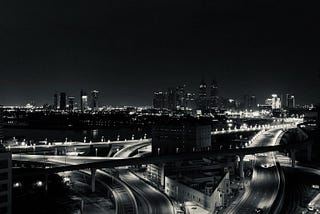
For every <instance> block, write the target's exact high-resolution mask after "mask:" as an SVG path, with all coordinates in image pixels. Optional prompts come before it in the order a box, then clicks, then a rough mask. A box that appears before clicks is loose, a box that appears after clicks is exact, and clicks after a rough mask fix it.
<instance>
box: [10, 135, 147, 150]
mask: <svg viewBox="0 0 320 214" xmlns="http://www.w3.org/2000/svg"><path fill="white" fill-rule="evenodd" d="M139 143H151V139H150V138H148V139H147V138H145V139H139V140H124V141H106V142H88V143H86V142H69V141H66V142H52V143H48V142H47V143H46V144H44V145H12V146H10V145H9V146H7V147H6V149H7V150H8V151H11V152H12V153H26V152H46V151H51V152H52V151H55V150H58V149H63V150H65V149H68V150H73V149H74V148H79V149H81V148H89V147H90V146H92V147H94V148H100V147H106V146H113V145H119V146H128V145H135V144H139Z"/></svg>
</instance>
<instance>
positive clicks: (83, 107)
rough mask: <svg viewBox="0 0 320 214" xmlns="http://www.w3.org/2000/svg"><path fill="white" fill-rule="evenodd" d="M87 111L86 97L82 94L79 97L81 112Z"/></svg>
mask: <svg viewBox="0 0 320 214" xmlns="http://www.w3.org/2000/svg"><path fill="white" fill-rule="evenodd" d="M87 109H88V95H86V94H83V95H82V96H81V111H85V110H87Z"/></svg>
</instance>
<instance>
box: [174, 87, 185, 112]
mask: <svg viewBox="0 0 320 214" xmlns="http://www.w3.org/2000/svg"><path fill="white" fill-rule="evenodd" d="M185 87H186V86H185V85H183V86H178V87H177V88H176V107H177V108H180V109H183V108H185V107H186V103H185V101H186V91H185Z"/></svg>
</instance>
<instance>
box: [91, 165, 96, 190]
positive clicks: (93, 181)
mask: <svg viewBox="0 0 320 214" xmlns="http://www.w3.org/2000/svg"><path fill="white" fill-rule="evenodd" d="M90 171H91V191H92V192H95V191H96V169H95V168H90Z"/></svg>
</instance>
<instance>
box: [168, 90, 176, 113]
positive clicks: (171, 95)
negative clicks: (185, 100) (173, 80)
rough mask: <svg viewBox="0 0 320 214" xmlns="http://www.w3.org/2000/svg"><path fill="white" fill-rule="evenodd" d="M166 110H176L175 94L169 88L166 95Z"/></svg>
mask: <svg viewBox="0 0 320 214" xmlns="http://www.w3.org/2000/svg"><path fill="white" fill-rule="evenodd" d="M167 96H168V98H167V101H168V109H171V110H175V109H176V108H177V93H176V89H175V88H173V87H171V88H168V93H167Z"/></svg>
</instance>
